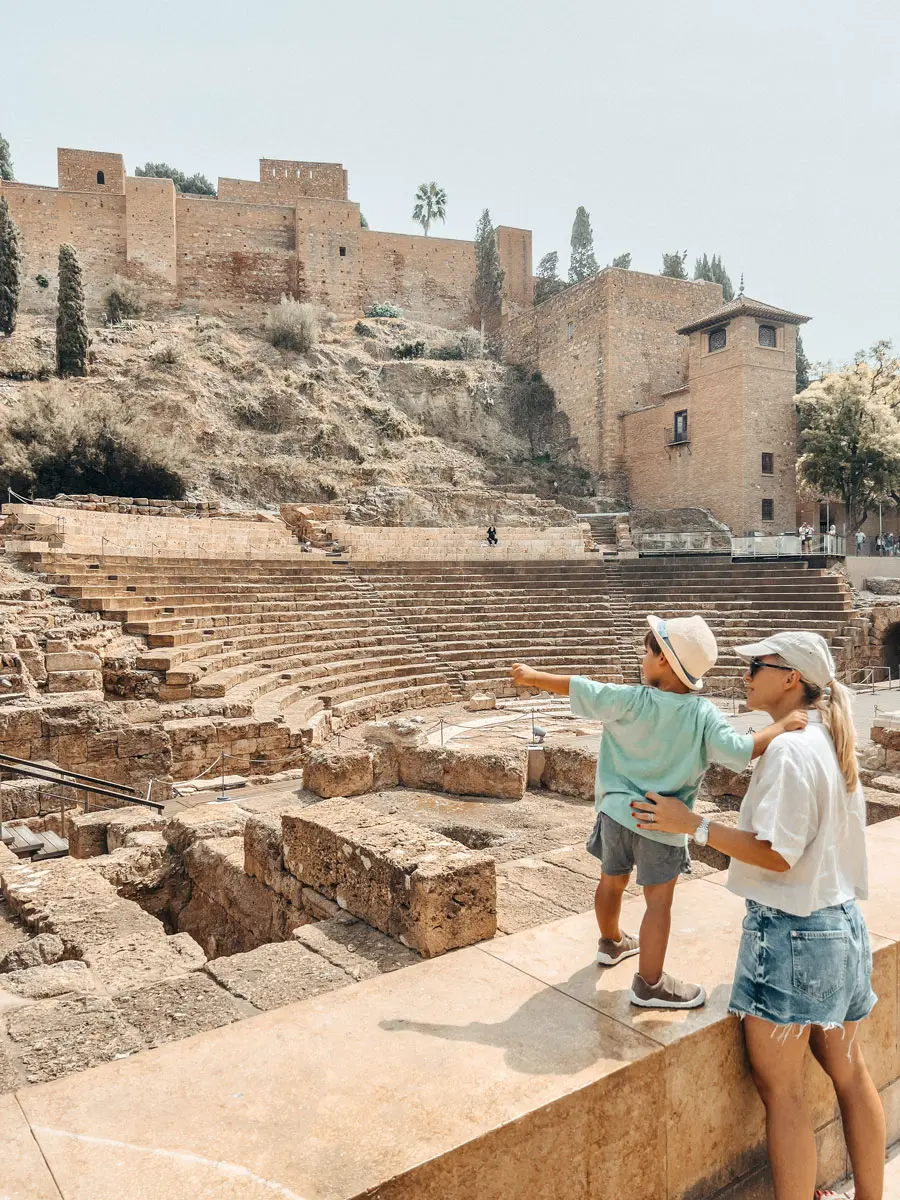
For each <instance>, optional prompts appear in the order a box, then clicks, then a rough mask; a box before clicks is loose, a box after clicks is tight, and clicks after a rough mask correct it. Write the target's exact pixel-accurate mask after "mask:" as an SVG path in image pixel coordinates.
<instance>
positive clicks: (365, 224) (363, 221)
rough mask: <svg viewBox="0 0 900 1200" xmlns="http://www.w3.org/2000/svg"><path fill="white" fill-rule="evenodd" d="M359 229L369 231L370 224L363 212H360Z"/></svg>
mask: <svg viewBox="0 0 900 1200" xmlns="http://www.w3.org/2000/svg"><path fill="white" fill-rule="evenodd" d="M359 227H360V229H368V228H369V222H368V221H367V220H366V218H365V216H364V215H363V213H362V211H360V214H359Z"/></svg>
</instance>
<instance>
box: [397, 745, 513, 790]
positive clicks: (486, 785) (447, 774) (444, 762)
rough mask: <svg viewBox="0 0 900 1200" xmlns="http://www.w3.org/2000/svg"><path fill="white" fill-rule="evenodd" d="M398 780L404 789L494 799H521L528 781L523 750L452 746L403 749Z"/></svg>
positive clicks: (398, 758) (399, 754)
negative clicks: (427, 790) (456, 747)
mask: <svg viewBox="0 0 900 1200" xmlns="http://www.w3.org/2000/svg"><path fill="white" fill-rule="evenodd" d="M397 762H398V770H399V780H400V783H402V784H404V786H406V787H412V788H429V789H433V790H435V791H442V792H448V793H450V794H451V795H458V796H494V797H498V798H502V799H510V800H520V799H521V798H522V796H523V795H524V794H525V784H526V782H527V778H528V768H527V755H526V752H525V750H524V749H522V750H458V749H455V748H454V747H451V746H443V747H439V746H416V747H406V746H404V747H402V748H401V749H400V750H399V751H398V755H397Z"/></svg>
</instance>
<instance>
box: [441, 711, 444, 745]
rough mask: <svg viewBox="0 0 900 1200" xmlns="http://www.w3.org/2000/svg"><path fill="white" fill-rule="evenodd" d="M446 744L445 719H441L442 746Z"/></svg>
mask: <svg viewBox="0 0 900 1200" xmlns="http://www.w3.org/2000/svg"><path fill="white" fill-rule="evenodd" d="M443 744H444V718H443V717H441V745H442V746H443Z"/></svg>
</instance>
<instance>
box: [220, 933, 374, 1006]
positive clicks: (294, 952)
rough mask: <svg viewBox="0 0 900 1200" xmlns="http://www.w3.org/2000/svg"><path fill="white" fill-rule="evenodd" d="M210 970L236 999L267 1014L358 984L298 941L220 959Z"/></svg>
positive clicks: (262, 947)
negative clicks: (321, 994) (247, 1001)
mask: <svg viewBox="0 0 900 1200" xmlns="http://www.w3.org/2000/svg"><path fill="white" fill-rule="evenodd" d="M206 970H207V973H208V974H209V975H211V976H212V978H213V979H215V980H216V981H217V982H218V983H220V984H221V985H222V987H224V988H227V989H228V991H229V992H231V993H232V995H234V996H239V997H240V998H241V999H243V1000H249V1001H250V1003H251V1004H253V1005H254V1006H255V1007H256V1008H259V1009H264V1010H266V1009H270V1008H281V1007H282V1005H284V1004H293V1003H294V1001H296V1000H305V999H307V997H309V996H317V995H319V993H320V992H330V991H332V990H333V989H334V988H339V987H346V986H347V985H348V984H351V983H354V982H355V980H354V978H353V976H351V975H349V974H348V973H347V972H346V971H344V970H342V968H341V967H339V966H335V965H334V964H333V963H331V962H329V961H328V960H327V959H326V958H323V957H321V956H320V955H318V954H315V953H314V952H313V951H312V950H309V949H307V947H306V946H302V945H301V944H300V943H299V942H297V941H288V942H276V943H273V944H270V945H266V946H260V947H259V948H258V949H256V950H251V951H249V952H248V953H246V954H234V955H231V956H229V957H227V958H217V959H215V960H214V961H213V962H210V963H208V964H207V967H206Z"/></svg>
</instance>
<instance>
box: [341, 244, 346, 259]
mask: <svg viewBox="0 0 900 1200" xmlns="http://www.w3.org/2000/svg"><path fill="white" fill-rule="evenodd" d="M346 257H347V247H346V246H341V258H346Z"/></svg>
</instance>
